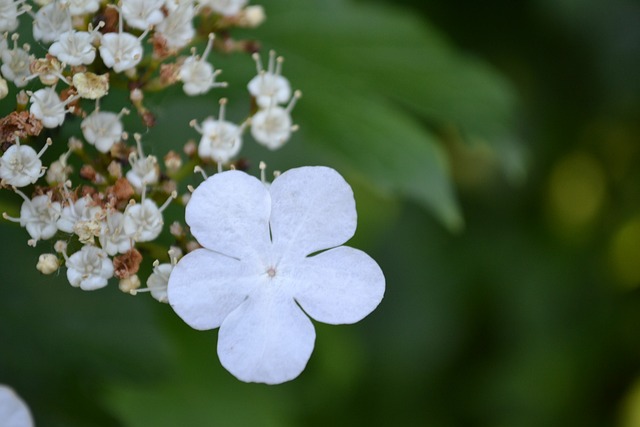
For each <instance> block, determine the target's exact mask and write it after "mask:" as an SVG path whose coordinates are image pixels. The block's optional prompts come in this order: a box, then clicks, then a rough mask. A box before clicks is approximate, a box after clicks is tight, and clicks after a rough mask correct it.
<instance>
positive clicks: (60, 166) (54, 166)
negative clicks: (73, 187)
mask: <svg viewBox="0 0 640 427" xmlns="http://www.w3.org/2000/svg"><path fill="white" fill-rule="evenodd" d="M70 154H71V150H69V151H67V152H66V153H64V154H62V155H61V156H60V157H59V158H58V160H55V161H53V162H52V163H51V165H50V166H49V168H48V169H47V175H46V177H45V180H46V181H47V183H48V184H49V185H54V184H62V183H64V182H65V181H66V180H67V178H68V177H69V174H70V173H71V171H72V170H73V169H72V168H71V166H69V165H68V164H67V159H68V158H69V155H70Z"/></svg>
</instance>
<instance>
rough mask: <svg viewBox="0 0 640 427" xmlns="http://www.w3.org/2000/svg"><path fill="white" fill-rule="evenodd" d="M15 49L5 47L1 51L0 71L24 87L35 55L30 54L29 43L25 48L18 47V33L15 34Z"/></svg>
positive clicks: (17, 85) (13, 37)
mask: <svg viewBox="0 0 640 427" xmlns="http://www.w3.org/2000/svg"><path fill="white" fill-rule="evenodd" d="M11 38H12V39H13V49H8V48H7V49H4V50H2V52H1V55H0V56H1V57H2V66H1V67H0V71H2V75H3V76H4V78H5V79H7V80H11V81H12V82H13V84H14V85H16V87H24V86H26V85H27V82H28V81H27V77H29V75H30V74H31V70H30V69H29V66H30V65H31V61H32V60H33V55H30V54H29V45H28V44H25V45H24V46H23V47H24V49H23V48H20V47H18V35H17V34H14V35H13V36H12V37H11Z"/></svg>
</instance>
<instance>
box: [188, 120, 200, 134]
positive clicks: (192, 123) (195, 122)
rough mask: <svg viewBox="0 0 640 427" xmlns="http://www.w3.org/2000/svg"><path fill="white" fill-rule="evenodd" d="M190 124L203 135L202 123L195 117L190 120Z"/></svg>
mask: <svg viewBox="0 0 640 427" xmlns="http://www.w3.org/2000/svg"><path fill="white" fill-rule="evenodd" d="M189 126H191V127H192V128H194V129H195V130H196V131H197V132H198V133H199V134H200V135H202V133H203V132H202V128H201V127H200V125H199V124H198V122H197V121H196V120H195V119H193V120H191V121H190V122H189Z"/></svg>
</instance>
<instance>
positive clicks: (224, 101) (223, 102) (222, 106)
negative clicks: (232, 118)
mask: <svg viewBox="0 0 640 427" xmlns="http://www.w3.org/2000/svg"><path fill="white" fill-rule="evenodd" d="M226 105H227V98H222V99H221V100H220V111H219V112H218V122H219V123H222V122H223V121H224V116H225V111H226V109H227V108H226Z"/></svg>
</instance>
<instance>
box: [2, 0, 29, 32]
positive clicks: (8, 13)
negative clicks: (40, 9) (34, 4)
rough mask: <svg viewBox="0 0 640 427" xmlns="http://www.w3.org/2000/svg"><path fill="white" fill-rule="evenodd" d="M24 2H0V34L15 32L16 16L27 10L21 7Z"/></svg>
mask: <svg viewBox="0 0 640 427" xmlns="http://www.w3.org/2000/svg"><path fill="white" fill-rule="evenodd" d="M25 1H26V0H0V33H4V32H11V31H15V30H16V28H18V24H19V21H18V16H20V15H21V14H23V13H24V12H25V11H26V10H29V6H26V7H23V8H22V9H20V6H22V5H23V4H24V3H25Z"/></svg>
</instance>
